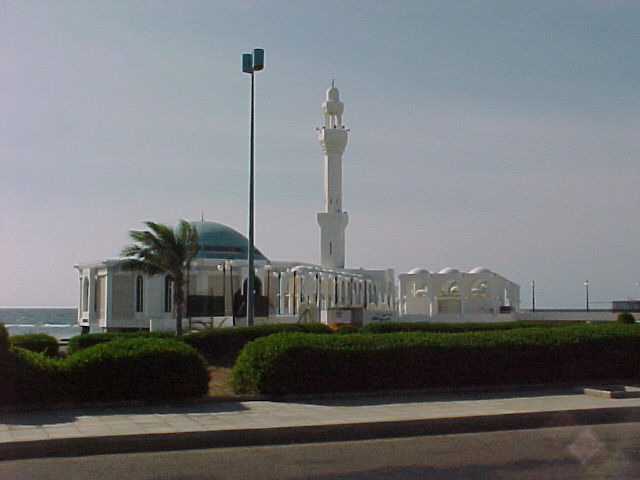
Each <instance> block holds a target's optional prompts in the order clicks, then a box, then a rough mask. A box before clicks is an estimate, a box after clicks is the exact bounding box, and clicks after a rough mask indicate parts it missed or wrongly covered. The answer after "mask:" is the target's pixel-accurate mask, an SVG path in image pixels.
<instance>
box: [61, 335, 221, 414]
mask: <svg viewBox="0 0 640 480" xmlns="http://www.w3.org/2000/svg"><path fill="white" fill-rule="evenodd" d="M64 368H65V373H66V375H67V378H68V381H69V385H70V394H71V398H72V399H73V400H75V401H80V402H84V401H97V400H122V399H147V400H157V399H177V398H186V397H196V396H201V395H204V394H205V393H207V391H208V385H209V373H208V371H207V367H206V364H205V362H204V359H203V358H202V357H201V356H200V355H199V354H198V352H197V351H196V350H195V349H193V348H192V347H190V346H189V345H186V344H185V343H184V342H181V341H179V340H175V339H163V338H154V337H152V336H140V335H123V336H121V337H119V338H116V339H113V340H111V341H108V342H106V343H101V344H98V345H94V346H93V347H91V348H85V349H83V350H80V351H78V352H76V353H74V354H73V355H70V356H69V357H67V359H66V361H65V362H64Z"/></svg>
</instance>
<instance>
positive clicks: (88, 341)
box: [67, 332, 175, 355]
mask: <svg viewBox="0 0 640 480" xmlns="http://www.w3.org/2000/svg"><path fill="white" fill-rule="evenodd" d="M122 337H126V338H133V337H153V338H175V335H172V334H170V333H167V332H104V333H87V334H83V335H76V336H75V337H72V338H70V339H69V344H68V345H67V354H69V355H73V354H74V353H76V352H79V351H80V350H84V349H85V348H89V347H92V346H94V345H98V344H100V343H105V342H110V341H111V340H115V339H117V338H122Z"/></svg>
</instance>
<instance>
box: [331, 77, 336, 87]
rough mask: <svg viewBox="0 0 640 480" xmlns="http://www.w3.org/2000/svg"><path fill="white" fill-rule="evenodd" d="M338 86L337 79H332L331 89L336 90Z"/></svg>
mask: <svg viewBox="0 0 640 480" xmlns="http://www.w3.org/2000/svg"><path fill="white" fill-rule="evenodd" d="M335 86H336V79H335V78H332V79H331V88H334V87H335Z"/></svg>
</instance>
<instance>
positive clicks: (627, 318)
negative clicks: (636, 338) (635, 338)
mask: <svg viewBox="0 0 640 480" xmlns="http://www.w3.org/2000/svg"><path fill="white" fill-rule="evenodd" d="M616 322H618V323H636V319H635V318H634V317H633V315H632V314H630V313H629V312H622V313H619V314H618V316H617V317H616Z"/></svg>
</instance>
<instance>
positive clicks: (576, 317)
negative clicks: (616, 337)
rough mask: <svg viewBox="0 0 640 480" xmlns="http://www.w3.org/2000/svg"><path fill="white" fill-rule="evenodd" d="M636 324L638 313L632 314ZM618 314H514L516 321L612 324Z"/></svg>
mask: <svg viewBox="0 0 640 480" xmlns="http://www.w3.org/2000/svg"><path fill="white" fill-rule="evenodd" d="M632 315H633V316H634V318H635V319H636V322H637V321H639V320H640V313H632ZM617 316H618V312H613V311H611V310H590V311H586V310H536V311H535V312H534V311H531V310H521V311H519V312H517V313H515V317H516V320H535V321H543V322H544V321H549V322H554V321H555V322H570V321H581V322H613V321H615V320H616V318H617Z"/></svg>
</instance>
